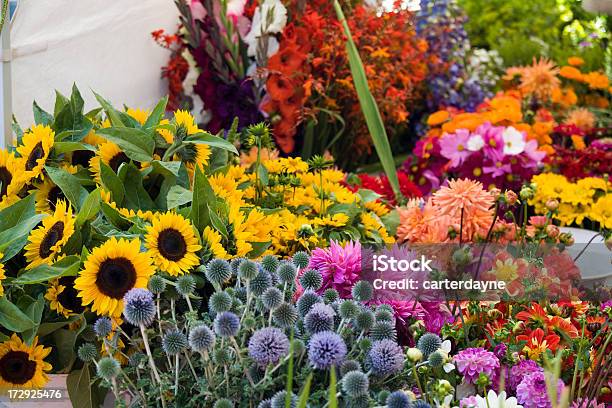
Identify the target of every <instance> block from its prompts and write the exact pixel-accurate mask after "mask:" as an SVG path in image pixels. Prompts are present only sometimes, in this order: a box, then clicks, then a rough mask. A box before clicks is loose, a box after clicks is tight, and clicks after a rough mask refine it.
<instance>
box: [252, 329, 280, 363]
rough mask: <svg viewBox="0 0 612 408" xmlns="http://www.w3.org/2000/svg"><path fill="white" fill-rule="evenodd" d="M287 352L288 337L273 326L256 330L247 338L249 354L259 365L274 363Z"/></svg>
mask: <svg viewBox="0 0 612 408" xmlns="http://www.w3.org/2000/svg"><path fill="white" fill-rule="evenodd" d="M288 352H289V339H287V336H286V335H285V333H283V332H282V331H281V330H280V329H277V328H275V327H266V328H264V329H260V330H257V331H256V332H255V333H253V336H251V339H250V340H249V356H250V357H251V358H252V359H253V360H255V362H256V363H257V364H259V365H262V366H266V365H268V364H276V363H278V361H279V360H280V359H281V358H283V357H285V356H286V355H287V353H288Z"/></svg>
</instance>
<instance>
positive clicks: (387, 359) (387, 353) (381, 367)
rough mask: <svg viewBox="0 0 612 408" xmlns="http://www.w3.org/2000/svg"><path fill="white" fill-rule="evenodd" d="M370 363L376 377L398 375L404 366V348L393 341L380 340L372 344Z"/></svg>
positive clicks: (369, 354)
mask: <svg viewBox="0 0 612 408" xmlns="http://www.w3.org/2000/svg"><path fill="white" fill-rule="evenodd" d="M368 361H369V363H370V365H371V366H372V372H373V373H374V374H375V375H380V376H385V375H388V374H394V373H397V372H398V371H400V370H401V369H402V367H403V366H404V353H403V351H402V348H401V347H400V346H399V345H398V344H397V343H396V342H394V341H392V340H388V339H385V340H379V341H375V342H374V343H373V344H372V348H371V349H370V351H369V353H368Z"/></svg>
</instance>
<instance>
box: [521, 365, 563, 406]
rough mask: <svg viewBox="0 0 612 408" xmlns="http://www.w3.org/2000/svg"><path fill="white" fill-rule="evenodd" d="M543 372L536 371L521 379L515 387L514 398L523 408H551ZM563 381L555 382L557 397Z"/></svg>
mask: <svg viewBox="0 0 612 408" xmlns="http://www.w3.org/2000/svg"><path fill="white" fill-rule="evenodd" d="M544 375H545V374H544V373H543V372H540V371H537V372H535V373H533V374H529V375H527V376H525V378H523V381H521V383H520V384H519V385H518V387H516V398H517V399H518V401H519V403H521V404H522V405H523V407H524V408H551V407H552V404H551V402H550V399H549V398H548V391H547V389H546V379H545V377H544ZM563 387H565V384H563V381H561V380H559V381H558V383H557V397H560V396H561V393H562V392H563Z"/></svg>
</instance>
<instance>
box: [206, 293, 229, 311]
mask: <svg viewBox="0 0 612 408" xmlns="http://www.w3.org/2000/svg"><path fill="white" fill-rule="evenodd" d="M231 308H232V297H231V296H230V295H229V294H228V293H227V292H215V293H213V294H212V295H210V298H208V311H209V312H210V313H211V314H212V315H213V316H214V315H216V314H217V313H221V312H227V311H228V310H230V309H231Z"/></svg>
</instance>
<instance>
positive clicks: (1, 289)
mask: <svg viewBox="0 0 612 408" xmlns="http://www.w3.org/2000/svg"><path fill="white" fill-rule="evenodd" d="M3 256H4V254H3V253H2V252H0V261H2V257H3ZM4 279H6V275H5V274H4V264H3V263H2V262H0V296H4V286H2V281H3V280H4Z"/></svg>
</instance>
